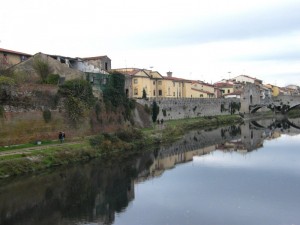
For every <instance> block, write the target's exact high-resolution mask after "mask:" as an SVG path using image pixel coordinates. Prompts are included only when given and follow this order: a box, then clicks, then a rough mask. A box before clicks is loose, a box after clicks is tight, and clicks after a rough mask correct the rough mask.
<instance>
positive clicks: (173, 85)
mask: <svg viewBox="0 0 300 225" xmlns="http://www.w3.org/2000/svg"><path fill="white" fill-rule="evenodd" d="M183 87H184V80H183V79H180V78H176V77H164V79H163V80H162V96H160V97H165V98H182V97H183Z"/></svg>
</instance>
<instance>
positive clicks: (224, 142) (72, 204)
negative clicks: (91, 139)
mask: <svg viewBox="0 0 300 225" xmlns="http://www.w3.org/2000/svg"><path fill="white" fill-rule="evenodd" d="M297 122H298V121H297V120H295V121H289V122H286V121H277V120H269V121H267V120H264V121H255V122H250V123H248V122H247V123H244V124H242V125H238V126H230V127H222V128H218V129H211V130H196V131H190V132H189V133H187V134H186V135H185V136H184V137H183V138H182V139H181V140H178V141H176V142H175V143H173V144H171V145H170V146H165V147H160V148H158V149H155V150H153V151H152V152H147V153H144V154H142V155H140V156H136V157H130V160H129V159H128V157H127V158H125V160H123V161H121V160H120V159H119V158H118V159H114V158H113V159H110V160H109V163H107V162H105V161H107V160H93V161H91V162H89V163H86V164H82V165H77V166H73V167H69V168H59V169H56V170H55V171H52V172H50V171H47V172H46V174H39V175H32V176H28V177H21V178H13V179H11V180H2V181H1V183H0V203H1V204H0V224H6V225H10V224H22V225H29V224H40V225H43V224H62V225H65V224H66V225H67V224H85V223H87V222H93V223H96V224H112V223H113V222H114V220H115V214H116V213H121V212H123V211H124V210H126V208H127V207H128V205H129V204H130V202H131V201H132V200H134V197H135V193H134V184H135V183H137V182H143V181H145V180H148V179H152V178H154V177H157V176H161V175H162V174H163V172H164V171H165V170H168V169H172V168H174V167H175V166H176V165H177V164H180V163H185V162H188V161H191V160H193V157H194V156H201V155H205V154H209V153H211V152H213V151H215V150H216V149H220V150H223V151H225V152H227V151H229V152H230V151H237V152H241V153H243V154H246V153H247V152H251V151H253V150H257V149H259V148H260V147H262V146H263V142H264V140H265V139H274V138H278V137H280V135H282V134H289V135H293V134H298V133H299V132H300V130H299V129H298V128H297V125H296V124H297Z"/></svg>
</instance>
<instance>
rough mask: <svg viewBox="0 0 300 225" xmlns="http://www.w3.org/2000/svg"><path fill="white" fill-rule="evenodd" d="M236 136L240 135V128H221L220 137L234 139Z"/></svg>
mask: <svg viewBox="0 0 300 225" xmlns="http://www.w3.org/2000/svg"><path fill="white" fill-rule="evenodd" d="M238 135H241V127H240V126H236V125H232V126H230V127H226V128H221V137H222V138H223V139H225V138H226V137H228V136H229V137H231V138H234V137H236V136H238Z"/></svg>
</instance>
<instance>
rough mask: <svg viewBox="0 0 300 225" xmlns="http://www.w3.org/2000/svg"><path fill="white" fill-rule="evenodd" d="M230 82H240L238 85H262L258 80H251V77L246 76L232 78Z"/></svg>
mask: <svg viewBox="0 0 300 225" xmlns="http://www.w3.org/2000/svg"><path fill="white" fill-rule="evenodd" d="M232 81H234V82H240V83H243V84H246V83H250V84H257V85H260V84H262V80H259V79H257V78H253V77H250V76H247V75H239V76H237V77H235V78H233V79H232Z"/></svg>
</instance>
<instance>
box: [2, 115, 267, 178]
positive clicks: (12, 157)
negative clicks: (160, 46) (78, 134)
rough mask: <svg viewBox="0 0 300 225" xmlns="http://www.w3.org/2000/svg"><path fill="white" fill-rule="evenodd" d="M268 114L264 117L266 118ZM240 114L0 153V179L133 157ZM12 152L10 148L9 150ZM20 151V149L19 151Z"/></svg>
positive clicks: (236, 119) (236, 120)
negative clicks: (113, 158)
mask: <svg viewBox="0 0 300 225" xmlns="http://www.w3.org/2000/svg"><path fill="white" fill-rule="evenodd" d="M264 118H266V117H261V119H264ZM242 122H243V118H242V117H240V116H239V115H237V114H234V115H227V116H208V117H198V118H192V119H181V120H173V121H167V122H165V123H164V124H163V126H159V127H158V125H156V124H153V126H152V128H147V129H135V128H131V129H129V130H124V131H120V133H116V134H100V135H95V136H92V137H88V138H86V139H85V140H82V141H81V142H73V143H72V142H69V143H68V142H66V143H64V144H58V145H56V144H54V145H45V146H38V148H37V149H35V148H34V147H32V148H31V150H30V151H28V152H24V151H23V150H22V149H20V150H17V153H16V152H14V154H7V155H0V179H1V178H2V179H5V178H8V177H12V176H21V175H24V174H29V173H34V172H40V171H43V170H46V169H49V168H53V167H58V166H62V165H70V164H75V163H79V162H86V161H89V160H92V159H95V158H107V157H110V156H113V155H114V156H115V154H118V156H117V157H130V155H132V154H140V153H142V152H145V151H149V150H150V149H151V148H152V147H155V146H158V145H167V144H169V143H172V142H174V141H175V140H177V139H179V138H181V137H182V136H183V135H184V134H185V132H186V131H189V130H196V129H207V128H214V127H220V126H225V125H233V124H238V123H242ZM10 151H14V150H8V151H6V152H7V153H9V152H10ZM18 151H19V152H18Z"/></svg>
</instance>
